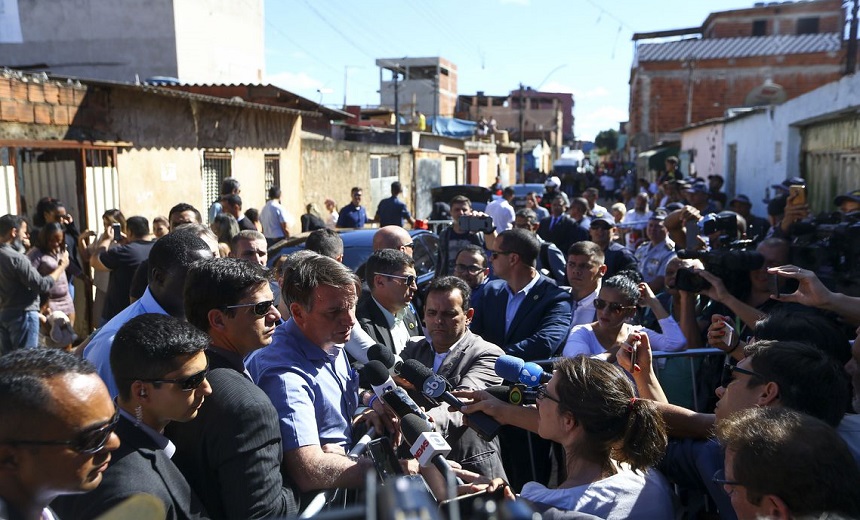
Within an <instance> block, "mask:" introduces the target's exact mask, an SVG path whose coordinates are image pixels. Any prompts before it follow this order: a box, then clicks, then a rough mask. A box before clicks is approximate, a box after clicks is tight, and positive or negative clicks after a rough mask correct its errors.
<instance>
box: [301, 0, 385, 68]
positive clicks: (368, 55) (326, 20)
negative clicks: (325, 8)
mask: <svg viewBox="0 0 860 520" xmlns="http://www.w3.org/2000/svg"><path fill="white" fill-rule="evenodd" d="M303 3H304V4H305V6H307V8H308V9H310V10H311V12H312V13H314V14H315V15H316V16H317V17H318V18H319V19H320V20H322V21H323V23H325V24H326V25H328V26H329V27H331V29H332V30H333V31H334V32H335V33H337V35H338V36H340V37H341V38H343V40H344V41H346V42H347V43H349V44H350V45H352V46H353V47H354V48H355V50H357V51H359V52H360V53H362V54H364V55H365V56H367V57H368V58H370V59H371V60H373V59H375V57H374V56H372V55H370V54H369V53H367V51H365V50H364V49H363V48H362V47H361V46H360V45H358V44H357V43H355V42H354V41H353V40H352V39H351V38H349V37H347V36H346V35H345V34H344V33H342V32H341V31H340V29H338V28H337V27H335V26H334V24H333V23H331V22H330V21H328V19H327V18H326V17H325V16H323V15H322V13H320V12H319V11H317V9H316V8H315V7H314V6H313V5H311V4H310V2H308V1H307V0H303Z"/></svg>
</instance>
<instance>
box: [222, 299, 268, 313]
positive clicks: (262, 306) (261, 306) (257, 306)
mask: <svg viewBox="0 0 860 520" xmlns="http://www.w3.org/2000/svg"><path fill="white" fill-rule="evenodd" d="M274 304H275V300H265V301H262V302H256V303H240V304H238V305H227V306H226V307H224V308H225V309H241V308H243V307H253V308H254V314H256V315H257V316H265V315H266V314H269V309H271V308H272V306H273V305H274Z"/></svg>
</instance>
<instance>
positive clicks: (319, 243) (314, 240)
mask: <svg viewBox="0 0 860 520" xmlns="http://www.w3.org/2000/svg"><path fill="white" fill-rule="evenodd" d="M305 249H307V250H309V251H313V252H315V253H319V254H321V255H323V256H327V257H329V258H337V257H339V256H340V255H342V254H343V239H342V238H340V234H339V233H338V232H337V231H335V230H333V229H329V228H322V229H316V230H314V231H312V232H311V234H310V235H308V238H307V240H305Z"/></svg>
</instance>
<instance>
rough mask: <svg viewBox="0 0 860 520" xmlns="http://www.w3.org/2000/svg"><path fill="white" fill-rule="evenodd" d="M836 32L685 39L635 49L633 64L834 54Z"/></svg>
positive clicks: (838, 46)
mask: <svg viewBox="0 0 860 520" xmlns="http://www.w3.org/2000/svg"><path fill="white" fill-rule="evenodd" d="M841 44H842V39H841V37H840V35H839V34H838V33H825V34H802V35H800V36H794V35H784V34H778V35H773V36H751V37H744V38H704V39H688V40H680V41H674V42H667V43H643V44H639V45H638V46H637V61H639V62H644V61H679V60H686V59H691V58H692V59H696V60H711V59H720V58H746V57H749V56H778V55H786V54H808V53H813V52H830V51H838V50H839V49H840V46H841Z"/></svg>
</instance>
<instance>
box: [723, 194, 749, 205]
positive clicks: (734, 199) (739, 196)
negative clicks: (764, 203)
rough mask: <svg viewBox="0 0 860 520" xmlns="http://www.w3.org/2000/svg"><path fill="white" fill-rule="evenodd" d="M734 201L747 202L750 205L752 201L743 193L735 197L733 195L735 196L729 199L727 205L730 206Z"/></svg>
mask: <svg viewBox="0 0 860 520" xmlns="http://www.w3.org/2000/svg"><path fill="white" fill-rule="evenodd" d="M735 202H740V203H741V204H749V205H750V206H752V202H750V198H749V197H747V196H746V195H743V194H741V195H738V196H737V197H735V198H733V199H732V200H730V201H729V206H731V205H732V204H734V203H735Z"/></svg>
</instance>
